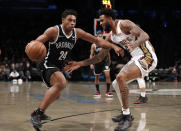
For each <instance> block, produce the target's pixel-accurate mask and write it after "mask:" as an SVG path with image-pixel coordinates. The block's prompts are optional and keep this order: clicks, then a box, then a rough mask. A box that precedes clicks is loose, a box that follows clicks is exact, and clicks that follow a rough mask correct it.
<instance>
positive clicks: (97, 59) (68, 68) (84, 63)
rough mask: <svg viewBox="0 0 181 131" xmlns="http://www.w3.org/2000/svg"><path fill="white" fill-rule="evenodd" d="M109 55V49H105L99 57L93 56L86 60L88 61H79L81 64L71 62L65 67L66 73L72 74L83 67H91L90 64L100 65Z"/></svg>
mask: <svg viewBox="0 0 181 131" xmlns="http://www.w3.org/2000/svg"><path fill="white" fill-rule="evenodd" d="M108 53H109V49H104V48H103V49H102V50H101V51H100V52H99V53H98V54H97V55H95V56H93V57H92V58H89V59H86V60H83V61H79V62H76V61H70V62H69V63H68V65H66V66H65V67H64V71H65V72H69V73H71V72H72V71H74V70H76V69H78V68H80V67H81V66H87V65H90V64H96V63H99V62H101V61H102V60H103V59H104V58H105V56H107V55H108Z"/></svg>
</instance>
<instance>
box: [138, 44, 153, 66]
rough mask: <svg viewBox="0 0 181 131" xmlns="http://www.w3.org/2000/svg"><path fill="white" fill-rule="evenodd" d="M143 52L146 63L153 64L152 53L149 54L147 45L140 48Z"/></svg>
mask: <svg viewBox="0 0 181 131" xmlns="http://www.w3.org/2000/svg"><path fill="white" fill-rule="evenodd" d="M140 48H141V50H142V51H143V53H144V55H145V57H144V59H143V60H144V61H145V62H146V63H147V64H148V65H151V64H152V62H153V58H152V55H151V53H150V52H149V50H148V49H147V48H146V43H143V44H141V46H140Z"/></svg>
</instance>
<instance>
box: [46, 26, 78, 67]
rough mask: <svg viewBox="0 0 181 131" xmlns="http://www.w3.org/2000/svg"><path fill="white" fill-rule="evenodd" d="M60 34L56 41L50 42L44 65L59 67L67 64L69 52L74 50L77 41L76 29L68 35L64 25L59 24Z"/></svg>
mask: <svg viewBox="0 0 181 131" xmlns="http://www.w3.org/2000/svg"><path fill="white" fill-rule="evenodd" d="M56 27H57V28H58V35H57V38H56V40H55V41H54V42H49V43H48V52H47V55H46V57H45V60H44V67H45V68H46V69H48V68H54V67H55V66H56V67H58V68H59V69H62V67H63V66H64V64H65V61H66V59H67V56H68V54H69V52H70V51H71V50H72V48H73V47H74V45H75V43H76V30H75V28H74V29H73V30H72V34H71V35H70V36H67V35H66V34H65V32H64V30H63V27H62V25H57V26H56Z"/></svg>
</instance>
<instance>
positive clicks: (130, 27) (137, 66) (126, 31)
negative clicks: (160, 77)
mask: <svg viewBox="0 0 181 131" xmlns="http://www.w3.org/2000/svg"><path fill="white" fill-rule="evenodd" d="M99 19H100V24H101V26H102V27H103V28H104V29H106V28H107V27H108V26H109V27H110V28H111V32H110V35H109V36H108V37H107V40H108V41H110V42H114V43H116V44H119V45H120V46H122V47H123V48H124V49H125V50H127V51H129V52H130V54H131V56H132V58H131V60H130V61H129V62H128V63H127V64H126V65H125V66H124V67H123V68H122V70H121V71H120V72H119V73H118V75H117V76H116V79H115V80H114V81H113V83H112V85H113V87H114V88H115V91H116V93H117V95H118V98H119V101H120V104H121V105H122V106H121V107H120V108H122V111H121V114H120V115H118V116H116V117H113V118H112V120H113V121H114V122H119V124H118V126H117V127H116V128H115V131H123V130H126V129H128V128H129V127H131V125H132V121H133V119H134V118H133V116H132V115H131V113H130V109H129V104H128V95H129V89H128V82H129V81H132V80H134V79H137V78H141V77H144V76H146V75H148V73H149V72H150V71H152V70H153V69H154V68H155V67H156V65H157V56H156V54H155V51H154V48H153V46H152V44H151V43H150V41H149V36H148V34H147V33H146V32H144V31H143V30H142V29H141V28H140V27H139V26H137V25H136V24H135V23H133V22H132V21H130V20H119V21H118V22H116V21H115V13H114V11H113V10H111V9H102V10H101V11H100V16H99ZM108 52H109V50H107V49H103V50H102V51H101V52H100V53H99V54H98V55H96V56H94V57H93V58H92V59H87V60H84V61H80V62H69V65H67V66H66V67H65V70H66V71H68V72H72V71H73V70H75V69H77V68H80V67H81V66H87V65H90V64H95V63H98V62H100V61H102V60H103V59H104V57H105V56H106V55H107V53H108Z"/></svg>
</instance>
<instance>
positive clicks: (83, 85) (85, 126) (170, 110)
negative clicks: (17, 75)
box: [0, 82, 181, 131]
mask: <svg viewBox="0 0 181 131" xmlns="http://www.w3.org/2000/svg"><path fill="white" fill-rule="evenodd" d="M42 86H43V84H42V83H41V82H24V83H23V84H21V85H18V84H12V83H10V82H0V131H34V128H33V127H32V125H31V124H30V114H31V112H32V111H33V110H34V109H36V108H37V106H38V105H39V103H40V102H41V100H42V99H43V96H44V93H45V91H46V90H47V89H46V88H45V87H42ZM129 87H130V95H129V105H130V109H131V113H132V114H133V116H134V118H135V120H134V121H133V125H132V127H131V128H129V129H128V131H181V83H172V82H156V83H147V96H148V99H149V100H148V103H146V104H141V105H140V104H139V105H135V104H133V103H134V102H135V100H136V99H137V97H138V96H139V89H138V85H137V83H136V82H133V83H131V84H130V85H129ZM100 90H101V95H102V96H101V98H99V99H97V98H94V97H93V94H94V93H95V87H94V83H93V82H69V83H68V86H67V88H66V89H65V90H64V91H63V92H62V94H61V98H60V99H58V100H57V101H56V102H55V103H53V104H52V105H51V106H50V107H49V108H48V110H47V111H46V114H48V115H50V116H51V117H52V120H51V121H47V122H44V123H43V127H42V128H41V130H42V131H113V130H114V128H115V127H116V126H117V123H114V122H112V120H111V117H112V116H115V115H118V114H119V112H120V109H121V106H120V104H119V101H118V99H117V96H116V93H114V92H113V94H114V96H113V97H112V98H109V97H106V96H105V90H106V84H105V83H104V82H101V84H100Z"/></svg>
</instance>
